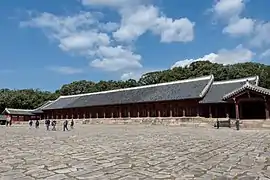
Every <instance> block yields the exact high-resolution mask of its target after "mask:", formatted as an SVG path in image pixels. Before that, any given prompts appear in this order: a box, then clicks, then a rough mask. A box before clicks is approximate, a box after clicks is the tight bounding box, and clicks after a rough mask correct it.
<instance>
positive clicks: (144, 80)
mask: <svg viewBox="0 0 270 180" xmlns="http://www.w3.org/2000/svg"><path fill="white" fill-rule="evenodd" d="M209 74H213V75H214V76H215V80H227V79H236V78H243V77H248V76H254V75H258V76H260V86H262V87H265V88H269V89H270V66H267V65H264V64H259V63H251V62H250V63H241V64H234V65H222V64H216V63H210V62H208V61H199V62H195V63H192V64H191V65H189V66H186V67H176V68H173V69H168V70H164V71H156V72H149V73H146V74H144V75H142V76H141V78H140V79H139V80H138V81H136V80H134V79H130V80H127V81H113V80H110V81H99V82H97V83H96V82H93V81H87V80H81V81H75V82H72V83H70V84H65V85H63V86H62V87H61V88H60V89H59V90H56V91H55V92H48V91H41V90H35V89H23V90H10V89H1V90H0V111H3V110H4V108H5V107H11V108H23V109H33V108H36V107H38V106H40V105H41V104H43V103H44V102H46V101H48V100H54V99H56V98H57V97H59V96H60V95H74V94H81V93H90V92H98V91H105V90H112V89H120V88H128V87H136V86H141V85H149V84H156V83H163V82H170V81H175V80H181V79H187V78H191V77H200V76H205V75H209Z"/></svg>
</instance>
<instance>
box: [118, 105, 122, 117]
mask: <svg viewBox="0 0 270 180" xmlns="http://www.w3.org/2000/svg"><path fill="white" fill-rule="evenodd" d="M118 111H119V118H122V109H121V107H120V106H119V109H118Z"/></svg>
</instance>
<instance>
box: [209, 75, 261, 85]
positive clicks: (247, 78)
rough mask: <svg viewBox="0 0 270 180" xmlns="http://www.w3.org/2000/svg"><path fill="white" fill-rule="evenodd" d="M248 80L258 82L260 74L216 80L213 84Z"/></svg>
mask: <svg viewBox="0 0 270 180" xmlns="http://www.w3.org/2000/svg"><path fill="white" fill-rule="evenodd" d="M246 80H249V81H253V80H255V81H256V84H257V83H258V80H259V76H249V77H245V78H239V79H231V80H223V81H214V82H213V85H218V84H228V83H236V82H245V81H246Z"/></svg>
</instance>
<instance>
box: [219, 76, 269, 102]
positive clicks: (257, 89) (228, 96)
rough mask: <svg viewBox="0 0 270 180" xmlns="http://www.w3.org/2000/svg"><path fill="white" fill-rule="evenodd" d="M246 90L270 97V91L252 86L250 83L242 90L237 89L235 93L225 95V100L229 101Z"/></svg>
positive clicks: (241, 88)
mask: <svg viewBox="0 0 270 180" xmlns="http://www.w3.org/2000/svg"><path fill="white" fill-rule="evenodd" d="M245 90H251V91H255V92H258V93H261V94H265V95H267V96H270V89H266V88H263V87H259V86H256V85H252V84H250V83H249V82H248V81H247V82H246V84H245V85H243V86H242V87H240V88H237V89H235V90H234V91H232V92H229V93H228V94H225V95H224V96H223V100H227V99H230V98H232V97H233V96H235V95H237V94H239V93H241V92H243V91H245Z"/></svg>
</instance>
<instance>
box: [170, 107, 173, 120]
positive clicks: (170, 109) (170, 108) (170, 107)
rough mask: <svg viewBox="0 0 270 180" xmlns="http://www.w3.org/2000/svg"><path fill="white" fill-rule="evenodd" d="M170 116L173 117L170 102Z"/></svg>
mask: <svg viewBox="0 0 270 180" xmlns="http://www.w3.org/2000/svg"><path fill="white" fill-rule="evenodd" d="M170 117H173V111H172V105H171V104H170Z"/></svg>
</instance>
